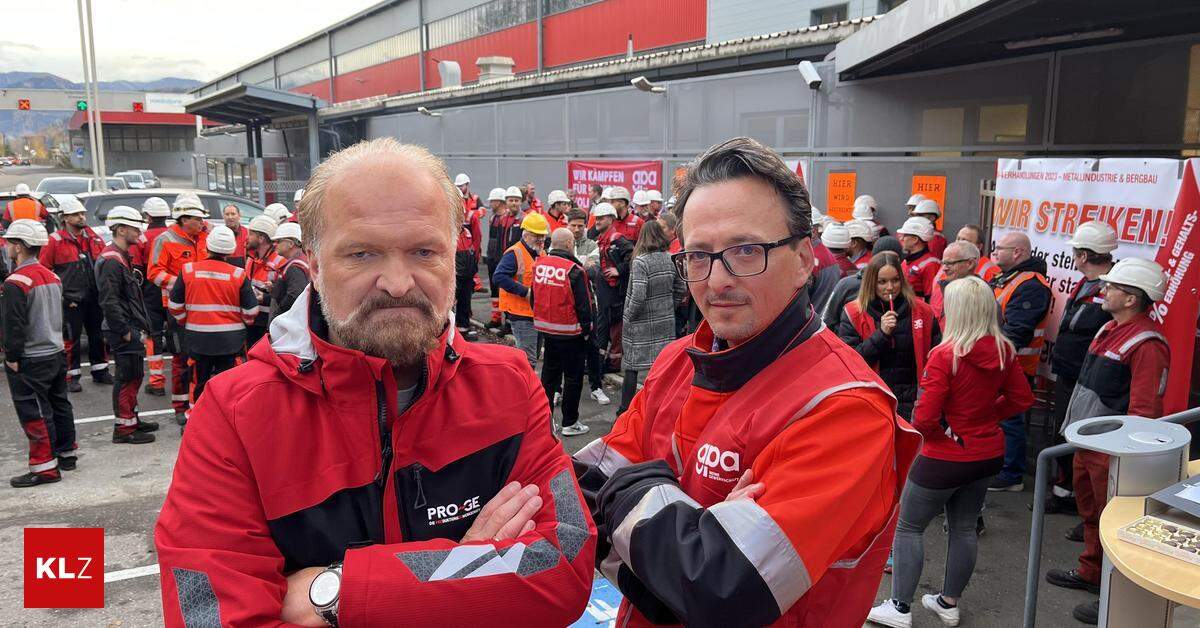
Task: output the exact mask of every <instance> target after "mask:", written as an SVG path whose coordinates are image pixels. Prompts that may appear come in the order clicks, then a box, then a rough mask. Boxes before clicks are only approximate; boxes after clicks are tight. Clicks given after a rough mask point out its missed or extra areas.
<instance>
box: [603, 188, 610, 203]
mask: <svg viewBox="0 0 1200 628" xmlns="http://www.w3.org/2000/svg"><path fill="white" fill-rule="evenodd" d="M600 200H602V201H611V200H612V188H604V189H603V190H600Z"/></svg>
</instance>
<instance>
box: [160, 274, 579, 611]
mask: <svg viewBox="0 0 1200 628" xmlns="http://www.w3.org/2000/svg"><path fill="white" fill-rule="evenodd" d="M317 299H318V297H317V296H316V294H315V293H314V292H312V289H311V287H310V288H309V289H307V290H305V292H304V293H303V294H302V295H301V296H300V298H299V299H297V302H296V304H295V306H294V307H292V309H291V310H289V311H288V312H287V313H285V314H283V315H281V316H280V317H278V318H276V319H275V320H274V321H272V324H271V328H270V343H267V342H260V343H258V344H256V345H255V346H254V348H253V349H251V351H250V354H249V360H248V361H247V362H246V363H245V364H243V365H241V366H239V367H237V368H235V369H233V370H230V371H226V372H225V373H222V374H221V375H219V376H217V377H215V378H214V379H213V380H212V381H210V382H209V383H208V386H207V388H206V389H205V394H204V395H203V396H202V397H201V398H200V400H199V402H198V403H197V404H196V407H195V408H194V409H193V410H192V415H191V420H190V421H189V422H188V427H187V437H186V438H184V440H183V444H182V446H181V447H180V450H179V458H178V461H177V462H176V464H175V475H174V479H173V481H172V483H171V488H170V490H169V492H168V493H167V499H166V503H165V504H163V508H162V513H161V515H160V516H159V519H158V525H157V527H156V529H155V544H156V546H157V548H158V554H159V564H160V565H161V569H162V596H163V619H164V622H165V623H166V625H168V626H194V625H201V624H203V625H214V626H215V625H218V624H219V625H222V626H278V625H281V622H280V620H279V616H280V610H281V604H282V602H283V598H284V594H285V592H286V589H287V578H286V576H285V574H287V573H291V572H292V571H294V570H297V569H301V568H304V567H314V566H327V565H330V564H332V563H334V562H337V561H344V565H343V567H342V584H341V590H340V607H339V611H338V617H339V624H340V625H342V626H396V625H408V626H474V625H483V624H491V623H501V624H507V625H511V626H552V625H553V626H564V625H567V624H570V623H571V622H573V621H574V620H576V619H578V618H579V617H580V615H581V614H582V613H583V611H584V608H585V607H586V605H587V599H588V594H589V592H590V591H591V584H592V573H593V571H592V569H593V567H592V565H593V560H594V559H593V556H594V553H595V535H596V531H595V526H594V525H593V524H592V521H591V518H590V517H589V516H588V513H587V510H586V507H585V505H584V502H583V499H582V496H581V495H580V492H579V489H578V486H577V484H576V482H575V476H574V473H573V471H572V469H571V461H570V458H568V457H567V455H566V453H564V452H563V450H562V445H560V444H559V443H558V442H556V441H555V440H554V438H553V436H552V435H551V431H550V424H549V413H550V409H549V407H548V404H547V401H546V393H545V391H544V390H543V389H542V386H541V384H540V383H539V381H538V379H537V376H536V375H534V373H533V371H531V370H530V368H529V364H528V362H526V361H525V358H524V356H523V355H522V354H520V353H518V352H516V351H515V350H513V349H511V348H508V347H503V346H498V345H485V344H475V343H469V342H465V341H464V340H462V339H461V338H460V337H459V336H458V335H457V332H456V330H455V328H454V326H453V325H449V326H448V327H447V329H446V331H444V332H443V334H442V336H441V338H440V340H439V343H438V346H437V348H436V349H434V350H433V351H431V352H430V353H428V354H427V355H426V358H425V361H424V363H423V364H422V369H421V370H422V373H421V377H420V379H419V381H418V384H417V388H416V390H415V393H414V396H413V398H412V401H411V405H410V406H409V407H408V409H407V410H404V411H402V412H398V411H397V403H398V402H397V394H398V391H397V386H396V381H395V379H394V377H393V374H392V369H391V368H390V367H389V364H388V363H387V362H386V361H385V360H383V359H380V358H375V357H372V356H368V355H365V354H363V353H361V352H359V351H355V350H352V349H347V348H343V347H339V346H336V345H333V344H330V343H329V342H328V341H327V340H326V339H325V338H327V333H328V332H327V329H326V326H325V323H324V320H323V318H322V317H321V314H320V306H319V303H318V302H317ZM513 481H516V482H520V483H521V484H523V485H529V484H535V485H537V486H538V487H539V489H540V493H539V495H540V496H541V497H542V499H543V504H542V507H541V509H540V510H539V511H538V512H537V514H536V516H535V517H534V522H535V523H536V527H535V528H534V529H533V530H532V531H530V532H527V533H525V534H522V535H521V536H519V537H518V538H516V539H510V540H504V541H479V542H470V543H461V542H460V541H459V540H460V539H461V538H462V536H463V535H464V534H465V533H466V532H467V530H468V529H469V528H470V526H471V524H472V523H473V521H474V518H475V517H476V516H477V515H478V513H479V511H480V509H481V508H482V507H483V506H484V505H485V504H487V503H488V501H489V500H490V499H491V498H492V497H493V496H495V495H496V493H498V492H499V491H500V489H501V488H503V487H504V486H505V485H506V484H507V483H509V482H513Z"/></svg>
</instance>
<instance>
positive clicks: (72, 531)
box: [25, 528, 104, 608]
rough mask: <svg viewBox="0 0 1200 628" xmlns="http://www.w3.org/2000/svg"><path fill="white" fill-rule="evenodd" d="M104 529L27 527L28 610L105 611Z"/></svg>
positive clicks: (26, 596)
mask: <svg viewBox="0 0 1200 628" xmlns="http://www.w3.org/2000/svg"><path fill="white" fill-rule="evenodd" d="M103 607H104V529H103V528H25V608H103Z"/></svg>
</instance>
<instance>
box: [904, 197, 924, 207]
mask: <svg viewBox="0 0 1200 628" xmlns="http://www.w3.org/2000/svg"><path fill="white" fill-rule="evenodd" d="M923 200H925V195H924V194H913V195H912V196H910V197H908V202H907V203H905V205H908V206H909V207H916V205H917V203H920V202H921V201H923Z"/></svg>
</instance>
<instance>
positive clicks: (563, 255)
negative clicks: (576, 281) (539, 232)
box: [546, 249, 579, 264]
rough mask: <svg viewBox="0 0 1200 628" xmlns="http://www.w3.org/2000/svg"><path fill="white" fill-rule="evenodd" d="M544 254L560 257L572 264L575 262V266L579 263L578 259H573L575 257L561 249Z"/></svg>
mask: <svg viewBox="0 0 1200 628" xmlns="http://www.w3.org/2000/svg"><path fill="white" fill-rule="evenodd" d="M546 254H547V255H553V256H554V257H561V258H563V259H566V260H571V261H572V262H575V263H576V264H578V263H579V259H578V258H577V257H575V255H574V254H573V253H571V252H570V251H564V250H563V249H550V251H549V252H548V253H546Z"/></svg>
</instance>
